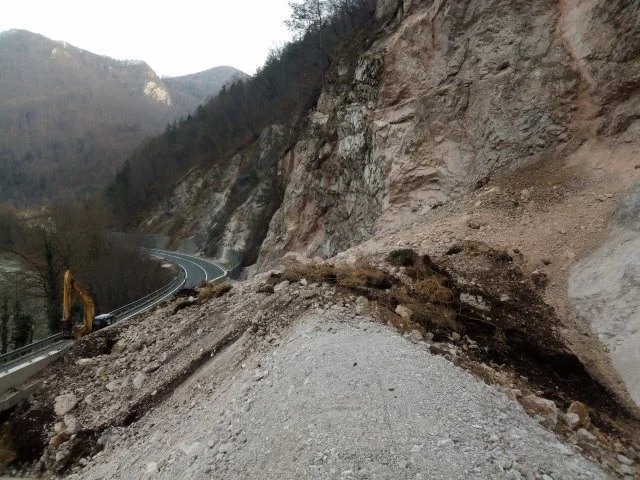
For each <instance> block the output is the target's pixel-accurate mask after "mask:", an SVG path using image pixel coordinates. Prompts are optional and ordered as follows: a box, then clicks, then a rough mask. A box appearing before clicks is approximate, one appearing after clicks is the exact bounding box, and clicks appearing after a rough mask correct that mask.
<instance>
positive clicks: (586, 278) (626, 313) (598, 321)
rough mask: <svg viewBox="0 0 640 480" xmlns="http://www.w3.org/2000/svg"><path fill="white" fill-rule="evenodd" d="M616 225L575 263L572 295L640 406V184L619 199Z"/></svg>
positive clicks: (572, 300)
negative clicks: (603, 243)
mask: <svg viewBox="0 0 640 480" xmlns="http://www.w3.org/2000/svg"><path fill="white" fill-rule="evenodd" d="M613 227H614V230H613V232H612V234H611V237H610V239H609V240H608V241H607V242H606V243H605V245H603V246H602V247H601V248H600V249H598V250H596V251H594V252H593V253H592V254H591V255H589V256H588V257H586V258H584V259H583V260H582V261H580V262H579V263H577V264H576V265H575V266H574V267H573V269H572V272H571V277H570V281H569V298H570V300H571V303H572V305H573V307H574V308H575V310H576V311H577V312H578V314H579V315H580V317H581V318H582V319H584V320H585V321H586V322H587V323H588V324H589V326H590V328H591V329H592V330H593V331H594V333H595V334H596V335H597V336H598V338H599V339H600V341H601V342H602V343H604V345H606V347H607V348H608V350H609V352H610V355H611V358H612V360H613V364H614V366H615V368H616V370H617V371H618V373H619V375H620V377H621V378H622V379H623V380H624V382H625V384H626V385H627V388H628V390H629V393H630V394H631V396H632V397H633V399H634V400H635V401H636V402H637V403H638V404H640V369H639V368H638V366H639V365H640V351H639V350H638V344H639V342H640V182H638V183H636V184H634V185H633V186H632V188H631V189H630V190H629V191H628V193H627V194H626V195H625V196H624V197H622V198H621V199H620V200H619V201H618V205H617V208H616V210H615V212H614V215H613Z"/></svg>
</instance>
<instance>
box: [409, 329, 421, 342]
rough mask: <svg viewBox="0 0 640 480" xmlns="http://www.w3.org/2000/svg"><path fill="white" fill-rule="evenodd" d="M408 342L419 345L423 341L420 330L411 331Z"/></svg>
mask: <svg viewBox="0 0 640 480" xmlns="http://www.w3.org/2000/svg"><path fill="white" fill-rule="evenodd" d="M407 340H409V341H410V342H412V343H418V342H421V341H422V333H420V331H419V330H411V332H409V334H408V335H407Z"/></svg>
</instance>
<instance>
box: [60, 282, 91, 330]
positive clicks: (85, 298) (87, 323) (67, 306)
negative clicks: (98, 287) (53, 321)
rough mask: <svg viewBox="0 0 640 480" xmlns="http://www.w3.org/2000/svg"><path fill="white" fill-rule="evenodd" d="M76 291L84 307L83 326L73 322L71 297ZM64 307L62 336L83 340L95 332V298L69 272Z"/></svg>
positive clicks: (64, 293)
mask: <svg viewBox="0 0 640 480" xmlns="http://www.w3.org/2000/svg"><path fill="white" fill-rule="evenodd" d="M74 290H75V291H76V293H77V294H78V296H79V297H80V300H81V301H82V306H83V307H84V322H83V324H82V325H74V324H73V323H72V320H71V295H72V294H73V291H74ZM62 295H63V307H62V336H63V337H65V338H75V339H78V338H81V337H84V336H85V335H89V334H90V333H91V332H92V331H93V317H94V316H95V305H94V302H93V298H92V297H91V295H90V294H89V292H88V291H87V289H86V288H84V287H83V286H82V284H81V283H80V282H79V281H78V280H77V279H76V278H75V277H74V276H73V275H71V272H70V271H69V270H67V271H66V272H64V291H63V294H62Z"/></svg>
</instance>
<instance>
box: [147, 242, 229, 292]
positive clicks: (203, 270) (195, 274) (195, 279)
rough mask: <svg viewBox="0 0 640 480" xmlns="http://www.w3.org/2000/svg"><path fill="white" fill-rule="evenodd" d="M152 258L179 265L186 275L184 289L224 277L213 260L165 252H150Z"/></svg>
mask: <svg viewBox="0 0 640 480" xmlns="http://www.w3.org/2000/svg"><path fill="white" fill-rule="evenodd" d="M150 251H151V254H152V255H153V256H154V257H159V258H165V259H167V260H169V261H170V262H172V263H175V264H177V265H179V266H180V267H181V268H183V269H184V271H185V272H186V274H187V281H186V283H185V285H184V286H185V287H197V286H198V285H200V284H201V283H202V282H210V281H212V280H216V279H218V278H220V277H224V276H225V275H226V272H225V270H224V269H223V268H222V267H220V266H218V265H217V264H216V263H214V262H213V260H209V259H207V258H204V257H195V256H193V255H187V254H185V253H178V252H169V251H167V250H155V249H154V250H150Z"/></svg>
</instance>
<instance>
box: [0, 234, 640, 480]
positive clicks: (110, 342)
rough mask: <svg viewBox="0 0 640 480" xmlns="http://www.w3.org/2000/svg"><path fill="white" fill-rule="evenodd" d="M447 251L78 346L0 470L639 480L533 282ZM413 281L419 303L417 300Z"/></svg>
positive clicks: (632, 427) (208, 293)
mask: <svg viewBox="0 0 640 480" xmlns="http://www.w3.org/2000/svg"><path fill="white" fill-rule="evenodd" d="M456 252H457V253H449V254H444V255H442V256H438V257H437V258H434V259H429V258H427V257H421V258H419V257H417V256H415V254H409V253H408V251H406V250H405V251H402V252H398V253H396V254H395V255H393V256H391V257H389V258H388V259H387V260H379V261H376V263H375V264H371V265H365V264H362V263H361V264H358V265H356V266H352V267H336V266H332V265H331V264H326V263H323V264H300V263H297V262H291V261H289V263H288V266H287V267H286V269H285V270H284V271H282V272H269V273H266V274H260V275H258V276H256V277H255V278H254V279H252V280H249V281H245V282H241V283H235V284H233V285H232V286H227V287H226V288H221V286H210V287H206V288H204V289H203V290H202V291H201V292H200V298H199V299H193V298H191V299H186V298H182V299H178V300H177V301H174V302H171V303H166V304H164V305H162V306H161V307H160V308H157V309H156V310H155V311H154V312H152V313H149V314H146V315H143V316H142V317H140V318H135V319H129V320H126V321H123V322H120V323H118V324H116V325H114V326H112V327H109V328H107V329H105V330H102V331H100V332H97V333H96V334H93V335H91V336H89V337H86V338H84V339H82V340H80V341H78V342H77V343H76V344H75V345H74V347H73V348H72V349H71V350H70V351H69V352H68V354H67V355H65V356H64V357H63V358H62V359H60V360H59V361H57V362H56V363H54V364H53V365H52V366H51V367H50V368H48V369H46V370H44V371H43V372H42V373H41V374H40V375H39V376H38V377H36V378H34V379H33V380H34V381H40V382H42V384H41V386H40V388H39V389H38V390H37V392H36V393H35V395H34V396H33V397H32V398H30V399H29V400H28V401H26V402H24V403H23V404H22V405H21V406H19V407H18V409H17V410H15V411H14V412H12V413H11V414H9V415H8V416H5V421H4V423H3V425H2V428H1V429H0V461H1V462H2V464H1V465H2V467H3V468H4V469H5V471H7V472H12V471H13V472H14V474H16V473H31V474H37V475H42V474H44V475H45V476H53V477H56V476H66V475H67V474H69V473H75V474H76V475H75V477H74V478H147V479H148V478H175V476H176V475H178V476H180V475H184V474H185V472H189V473H188V474H189V475H190V476H193V477H195V478H228V477H234V478H236V477H237V478H256V477H264V478H299V477H300V476H313V477H314V478H336V477H338V478H339V477H344V478H416V477H417V478H420V476H423V477H425V478H436V479H449V478H469V477H470V476H471V477H474V478H475V477H478V478H496V479H503V478H504V479H509V478H516V479H517V478H528V479H529V478H530V479H539V478H543V479H546V478H554V479H561V478H572V479H573V478H576V479H593V478H616V477H618V478H627V477H629V478H632V477H633V476H634V475H636V473H637V471H636V466H635V465H636V462H637V461H638V460H639V459H640V458H639V456H638V455H639V452H640V445H639V444H638V442H637V438H638V432H640V424H639V423H638V419H634V418H633V416H632V415H631V411H630V410H627V409H626V408H625V407H624V406H623V405H621V404H620V403H619V402H618V400H617V399H616V398H615V397H614V396H612V394H611V393H610V392H608V391H607V390H606V389H603V388H602V386H601V385H600V384H599V383H598V382H597V381H596V380H594V379H593V378H592V377H590V375H589V374H588V373H587V372H586V371H585V369H584V368H583V367H582V366H581V364H580V362H579V361H577V359H576V357H575V356H574V355H573V354H571V353H570V351H569V350H568V349H567V345H566V344H565V342H564V340H562V338H561V336H559V335H558V334H557V324H556V322H557V319H556V318H555V316H554V314H553V312H552V310H551V309H549V308H548V307H546V306H545V305H544V304H543V303H541V297H540V293H539V292H540V289H541V287H540V286H539V282H540V275H537V274H533V273H531V272H527V271H526V270H523V268H526V267H525V266H524V264H523V262H522V260H520V259H518V258H515V257H514V258H510V257H509V255H508V254H507V253H506V252H501V251H497V250H493V249H491V248H489V247H486V246H483V245H481V244H480V243H476V244H473V245H471V244H468V245H467V246H460V248H459V249H456ZM334 263H337V264H339V263H340V262H339V261H337V260H336V261H335V262H334ZM398 265H404V266H401V267H399V266H398ZM436 271H437V272H439V273H435V272H436ZM486 272H490V273H489V274H486ZM445 278H446V279H448V280H446V281H445V280H444V279H445ZM428 279H431V280H434V279H438V282H441V283H439V285H440V287H439V289H440V290H439V293H438V294H437V295H436V296H435V297H433V296H432V294H428V295H427V296H421V295H418V294H417V293H416V292H417V290H416V289H419V288H421V287H420V285H424V281H425V280H428ZM421 282H422V283H421ZM390 285H391V288H389V286H390ZM423 291H424V289H423ZM447 292H449V293H447ZM432 293H433V292H432ZM451 293H455V300H453V301H451V299H452V297H451V296H450V294H451ZM430 295H431V296H430ZM505 296H506V297H509V298H506V297H505ZM436 297H438V298H440V300H437V299H436ZM447 298H448V299H449V300H445V299H447ZM400 299H401V301H402V302H403V303H399V301H400ZM525 299H527V300H528V301H524V300H525ZM442 301H444V303H442ZM438 308H440V309H441V310H437V309H438ZM442 308H444V310H442ZM434 309H435V310H434ZM445 310H446V311H450V312H451V314H446V315H444V314H443V313H442V312H444V311H445ZM424 311H427V312H430V314H429V315H426V316H425V315H424ZM437 311H440V312H441V313H440V314H436V313H435V312H437ZM439 315H440V317H439ZM438 318H440V320H438ZM532 318H533V319H535V321H534V322H532V321H531V319H532ZM490 325H493V327H492V328H498V329H499V330H498V331H500V332H501V333H498V331H492V330H491V328H489V329H487V327H488V326H490ZM452 328H453V330H452ZM459 332H461V333H459ZM554 373H555V374H554ZM558 373H560V375H558ZM525 412H526V413H528V414H529V415H530V417H531V418H530V417H528V416H527V415H526V413H525ZM625 412H626V413H625ZM25 433H27V434H26V435H25ZM16 460H17V462H16ZM11 465H13V467H11ZM7 466H9V468H7ZM16 467H18V468H19V470H18V469H16ZM625 476H626V477H625Z"/></svg>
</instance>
